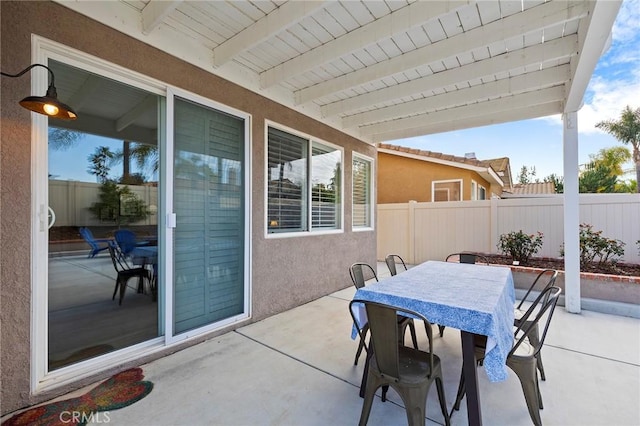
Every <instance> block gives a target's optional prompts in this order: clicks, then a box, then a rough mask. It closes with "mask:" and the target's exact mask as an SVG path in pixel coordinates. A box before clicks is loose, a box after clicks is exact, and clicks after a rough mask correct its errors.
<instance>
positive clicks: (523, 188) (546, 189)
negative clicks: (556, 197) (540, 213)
mask: <svg viewBox="0 0 640 426" xmlns="http://www.w3.org/2000/svg"><path fill="white" fill-rule="evenodd" d="M553 194H556V187H555V185H554V184H553V182H534V183H525V184H522V183H517V184H515V185H513V189H512V190H511V191H506V190H505V192H504V193H503V194H502V196H503V198H518V197H539V196H545V195H553Z"/></svg>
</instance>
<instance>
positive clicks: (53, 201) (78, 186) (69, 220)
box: [49, 180, 158, 226]
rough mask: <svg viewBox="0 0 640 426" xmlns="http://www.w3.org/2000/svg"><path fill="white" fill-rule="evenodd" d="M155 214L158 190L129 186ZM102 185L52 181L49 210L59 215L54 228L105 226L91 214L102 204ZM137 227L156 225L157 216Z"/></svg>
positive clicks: (141, 186) (141, 222)
mask: <svg viewBox="0 0 640 426" xmlns="http://www.w3.org/2000/svg"><path fill="white" fill-rule="evenodd" d="M128 186H129V189H130V190H131V192H132V193H134V194H136V195H137V196H138V197H140V199H141V200H142V201H144V203H145V204H146V206H147V208H149V209H150V210H151V211H152V212H153V213H155V212H156V211H157V209H158V188H157V187H155V186H146V185H128ZM99 193H100V184H99V183H91V182H78V181H67V180H50V181H49V207H50V208H51V209H52V210H53V211H54V213H55V215H56V221H55V224H54V226H99V225H105V223H102V222H101V221H100V220H99V219H97V218H96V217H95V216H94V215H93V213H91V212H90V211H89V207H91V206H92V205H93V203H95V202H97V201H99V198H98V194H99ZM136 224H137V225H156V224H157V215H156V214H151V215H150V216H149V217H148V218H147V219H145V220H142V221H140V222H136Z"/></svg>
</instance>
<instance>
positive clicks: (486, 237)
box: [377, 194, 640, 264]
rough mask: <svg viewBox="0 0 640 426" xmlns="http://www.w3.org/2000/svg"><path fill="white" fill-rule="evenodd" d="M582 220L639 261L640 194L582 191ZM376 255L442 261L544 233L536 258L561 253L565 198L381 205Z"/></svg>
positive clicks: (495, 250)
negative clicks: (505, 237)
mask: <svg viewBox="0 0 640 426" xmlns="http://www.w3.org/2000/svg"><path fill="white" fill-rule="evenodd" d="M580 223H586V224H589V225H593V230H594V231H602V236H603V237H606V238H613V239H617V240H621V241H622V242H624V243H625V246H624V249H625V254H624V257H623V258H621V261H623V262H628V263H640V255H639V253H638V251H639V248H638V244H637V243H636V241H638V240H640V195H639V194H581V195H580ZM377 226H378V259H379V260H382V259H384V257H385V256H386V255H387V254H389V253H396V254H399V255H400V256H402V257H403V258H405V260H407V261H408V262H409V263H413V264H416V263H420V262H424V261H427V260H444V258H445V257H446V256H447V255H448V254H449V253H455V252H460V251H476V252H482V253H498V248H497V244H498V238H499V237H500V235H501V234H506V233H508V232H512V231H519V230H522V231H523V232H526V233H528V234H534V233H536V232H538V231H540V232H542V233H543V246H542V249H541V250H540V251H538V253H536V256H538V257H539V256H543V257H556V258H557V257H560V248H561V245H562V243H563V237H564V222H563V196H562V195H556V196H552V197H545V198H511V199H497V198H496V199H491V200H483V201H453V202H437V203H417V202H415V201H411V202H409V203H402V204H378V206H377Z"/></svg>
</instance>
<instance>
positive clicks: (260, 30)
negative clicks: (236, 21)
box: [213, 1, 328, 66]
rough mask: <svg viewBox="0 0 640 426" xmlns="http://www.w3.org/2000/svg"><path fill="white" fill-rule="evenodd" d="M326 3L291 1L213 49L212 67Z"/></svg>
mask: <svg viewBox="0 0 640 426" xmlns="http://www.w3.org/2000/svg"><path fill="white" fill-rule="evenodd" d="M327 3H328V2H321V1H315V2H306V1H291V2H287V3H285V4H283V5H282V6H280V7H279V8H278V9H275V10H274V11H273V12H271V13H270V14H268V15H267V16H265V17H264V18H262V19H260V20H259V21H257V22H256V23H255V24H253V25H252V26H250V27H247V28H245V29H244V30H243V31H241V32H239V33H238V34H236V35H234V36H233V37H231V38H230V39H228V40H227V41H225V42H224V43H222V44H221V45H220V46H218V47H216V48H215V49H213V65H214V66H220V65H222V64H224V63H226V62H227V61H229V60H230V59H231V58H233V57H234V56H236V55H237V54H239V53H240V52H243V51H245V50H249V49H251V48H253V47H254V46H257V45H258V44H260V43H262V42H263V41H265V40H267V39H269V38H270V37H273V36H274V35H276V34H278V33H279V32H281V31H283V30H286V29H287V28H290V27H291V26H293V25H295V24H297V23H298V22H299V21H300V20H302V19H303V18H305V17H306V16H308V15H310V14H312V13H314V12H316V11H317V10H318V9H320V8H323V7H325V6H326V5H327Z"/></svg>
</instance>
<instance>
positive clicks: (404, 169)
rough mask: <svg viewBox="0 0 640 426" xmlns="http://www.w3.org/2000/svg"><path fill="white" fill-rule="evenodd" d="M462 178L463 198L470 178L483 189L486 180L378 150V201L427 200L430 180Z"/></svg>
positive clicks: (487, 186)
mask: <svg viewBox="0 0 640 426" xmlns="http://www.w3.org/2000/svg"><path fill="white" fill-rule="evenodd" d="M448 179H462V180H463V182H462V193H463V199H464V200H470V199H471V180H472V179H473V180H474V181H476V182H477V183H478V185H481V186H483V187H484V188H485V189H486V190H487V198H489V197H490V196H491V192H490V191H491V189H490V185H489V182H487V181H486V180H485V179H483V178H482V177H481V176H480V175H479V174H477V173H476V172H473V171H471V170H465V169H460V168H457V167H452V166H447V165H444V164H437V163H431V162H427V161H421V160H416V159H413V158H407V157H402V156H399V155H391V154H387V153H384V152H379V153H378V204H389V203H406V202H408V201H410V200H415V201H418V202H430V201H431V182H432V181H434V180H448Z"/></svg>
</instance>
